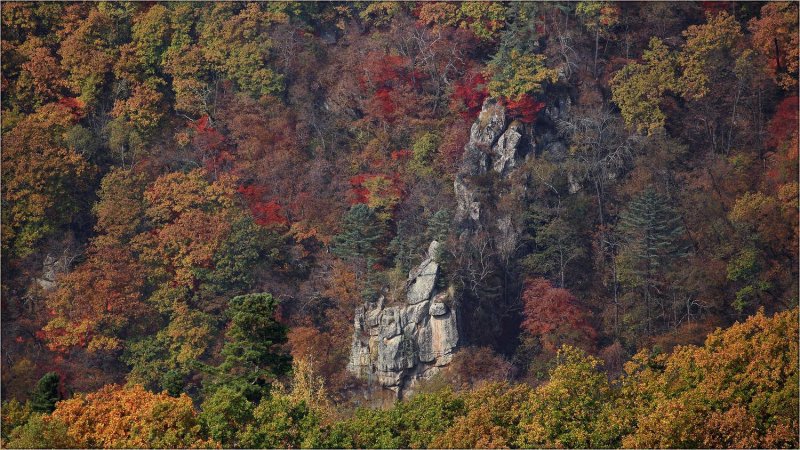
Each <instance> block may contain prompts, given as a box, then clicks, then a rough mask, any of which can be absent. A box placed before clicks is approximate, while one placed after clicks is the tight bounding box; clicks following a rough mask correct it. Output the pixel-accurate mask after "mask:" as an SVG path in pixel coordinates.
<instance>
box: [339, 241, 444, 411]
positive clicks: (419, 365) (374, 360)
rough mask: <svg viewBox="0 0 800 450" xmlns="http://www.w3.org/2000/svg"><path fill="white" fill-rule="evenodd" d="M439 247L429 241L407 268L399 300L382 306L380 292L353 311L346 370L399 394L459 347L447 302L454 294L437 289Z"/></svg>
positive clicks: (439, 364) (431, 373)
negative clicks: (404, 288) (415, 263)
mask: <svg viewBox="0 0 800 450" xmlns="http://www.w3.org/2000/svg"><path fill="white" fill-rule="evenodd" d="M438 247H439V243H438V242H436V241H433V242H431V244H430V247H429V248H428V256H427V258H425V260H424V261H422V263H420V265H419V266H417V267H415V268H414V269H413V270H411V272H410V273H409V278H408V281H407V295H406V299H405V302H404V303H403V304H401V305H393V306H386V305H385V299H384V298H383V297H381V298H380V299H379V300H378V301H377V302H375V303H367V304H365V305H363V306H361V307H359V308H358V309H357V310H356V316H355V323H354V325H355V333H354V336H353V346H352V349H351V352H350V362H349V364H348V370H350V371H351V372H353V373H354V374H356V375H358V376H359V377H361V378H364V379H367V380H370V381H376V382H377V383H378V384H379V385H381V386H383V387H385V388H389V389H391V390H393V391H394V392H395V393H396V394H397V395H398V396H400V395H401V394H402V392H403V390H404V389H406V388H408V387H410V386H411V385H413V384H414V383H415V381H417V380H419V379H423V378H428V377H430V376H432V375H433V374H434V373H436V371H437V370H438V368H439V367H441V366H443V365H446V364H448V363H449V362H450V360H451V359H452V356H453V352H454V351H455V349H456V347H457V346H458V328H457V318H456V311H455V310H453V309H451V308H450V307H449V306H448V305H447V303H448V302H449V301H451V298H452V295H451V294H450V293H449V292H448V291H444V292H436V289H437V288H436V281H437V278H438V276H439V265H438V263H437V262H436V260H435V259H436V254H437V249H438Z"/></svg>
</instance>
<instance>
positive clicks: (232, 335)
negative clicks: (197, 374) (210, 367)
mask: <svg viewBox="0 0 800 450" xmlns="http://www.w3.org/2000/svg"><path fill="white" fill-rule="evenodd" d="M277 307H278V300H277V299H275V298H273V297H272V295H270V294H247V295H240V296H237V297H234V298H232V299H231V301H230V304H229V306H228V310H227V315H228V317H230V325H229V326H228V330H227V332H226V335H225V345H224V346H223V348H222V351H221V352H220V354H221V355H222V357H223V358H224V361H223V362H222V364H220V365H219V366H218V367H217V368H216V369H215V370H214V375H215V377H214V381H213V384H212V388H213V389H214V390H216V386H228V387H230V388H232V389H234V390H237V391H240V392H241V393H242V394H243V395H244V396H245V398H247V399H249V400H250V401H254V402H257V401H258V400H259V399H261V398H263V397H265V396H266V395H267V394H268V393H269V389H270V385H271V383H272V381H274V380H275V378H276V377H278V376H281V375H283V374H285V373H287V372H288V370H289V368H290V362H291V357H290V356H289V355H286V354H285V353H283V352H282V351H281V350H280V348H279V346H280V345H281V344H283V343H285V342H286V327H285V326H284V325H282V324H280V323H278V322H277V321H276V320H275V312H276V309H277Z"/></svg>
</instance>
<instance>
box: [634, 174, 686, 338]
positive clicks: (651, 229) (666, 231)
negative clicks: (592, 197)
mask: <svg viewBox="0 0 800 450" xmlns="http://www.w3.org/2000/svg"><path fill="white" fill-rule="evenodd" d="M618 231H619V232H620V234H621V235H622V238H623V242H624V244H623V247H622V249H621V251H620V266H621V275H620V278H621V279H622V281H623V283H625V284H627V285H629V286H630V287H633V288H634V289H635V290H636V291H638V292H639V293H641V295H642V296H643V297H644V307H645V314H646V316H647V318H646V329H647V332H648V333H650V332H651V331H652V328H653V320H654V313H653V310H652V309H653V306H654V303H655V302H656V301H657V300H658V297H659V296H660V295H661V294H663V293H664V291H665V287H667V286H666V284H667V283H666V279H667V275H668V274H669V272H670V270H671V269H672V268H673V265H674V263H675V262H676V261H677V260H678V259H679V258H680V257H683V256H686V255H687V253H688V248H687V246H686V244H685V242H684V240H683V235H684V233H685V230H684V228H683V225H682V224H681V219H680V216H678V214H677V213H676V212H675V211H674V210H673V209H672V208H671V207H670V206H669V203H668V200H667V198H665V197H664V196H663V195H661V194H659V193H658V192H656V191H655V189H653V188H647V189H645V190H644V191H643V192H642V193H641V194H639V196H637V197H636V198H634V199H633V200H632V201H631V202H630V203H629V204H628V208H627V210H626V211H625V212H624V213H623V214H622V216H621V220H620V223H619V227H618Z"/></svg>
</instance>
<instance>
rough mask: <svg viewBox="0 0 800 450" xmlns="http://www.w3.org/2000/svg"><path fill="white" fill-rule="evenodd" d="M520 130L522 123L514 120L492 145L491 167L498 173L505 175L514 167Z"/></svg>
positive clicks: (520, 136)
mask: <svg viewBox="0 0 800 450" xmlns="http://www.w3.org/2000/svg"><path fill="white" fill-rule="evenodd" d="M522 132H523V130H522V123H520V122H518V121H516V120H515V121H513V122H511V125H509V126H508V129H507V130H506V131H505V132H504V133H503V134H502V135H501V136H500V138H499V139H498V140H497V143H496V144H495V145H494V147H492V154H493V156H494V157H495V158H494V163H493V164H492V169H494V171H495V172H497V173H499V174H500V175H505V174H506V173H507V172H508V171H509V170H511V169H513V168H514V167H516V165H517V150H518V148H519V143H520V140H522Z"/></svg>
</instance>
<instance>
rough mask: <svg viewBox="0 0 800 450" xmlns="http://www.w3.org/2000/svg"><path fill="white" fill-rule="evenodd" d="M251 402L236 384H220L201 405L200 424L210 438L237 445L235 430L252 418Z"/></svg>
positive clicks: (224, 443) (242, 426)
mask: <svg viewBox="0 0 800 450" xmlns="http://www.w3.org/2000/svg"><path fill="white" fill-rule="evenodd" d="M253 408H254V406H253V404H252V403H251V402H250V400H248V399H247V398H246V397H245V393H244V390H242V389H240V388H239V387H238V386H221V387H220V388H218V389H217V390H216V391H215V392H214V393H213V394H211V395H210V396H209V397H207V398H206V400H205V401H204V402H203V404H202V405H201V407H200V409H201V410H202V412H201V413H200V415H199V417H198V418H199V420H200V424H201V425H202V427H203V430H205V432H206V433H208V436H210V437H211V438H212V439H214V440H216V441H217V442H220V443H221V444H223V445H224V446H226V447H235V446H238V438H237V432H238V430H242V429H244V428H245V426H246V425H247V424H248V423H249V422H250V421H251V420H252V419H253Z"/></svg>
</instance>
